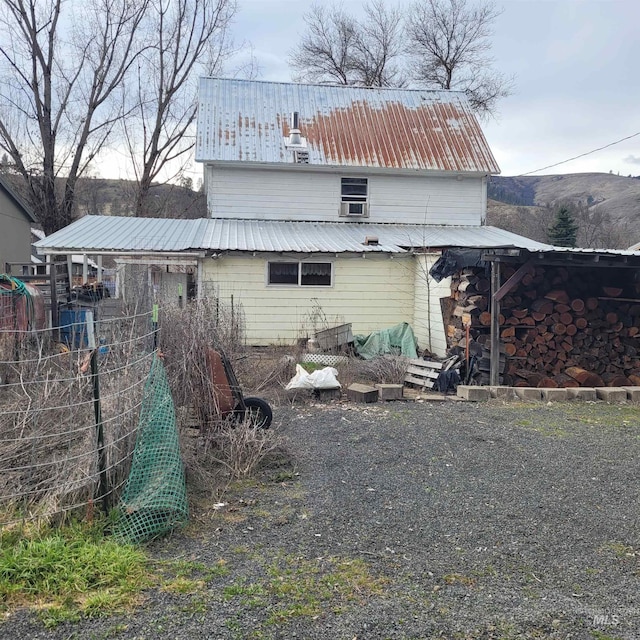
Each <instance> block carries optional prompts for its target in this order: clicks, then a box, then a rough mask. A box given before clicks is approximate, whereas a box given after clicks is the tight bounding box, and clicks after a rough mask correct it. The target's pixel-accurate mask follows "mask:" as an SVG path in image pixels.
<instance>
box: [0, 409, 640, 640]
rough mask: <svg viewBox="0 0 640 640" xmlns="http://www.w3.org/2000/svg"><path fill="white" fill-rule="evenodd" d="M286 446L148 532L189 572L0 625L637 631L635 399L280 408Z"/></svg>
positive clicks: (104, 629)
mask: <svg viewBox="0 0 640 640" xmlns="http://www.w3.org/2000/svg"><path fill="white" fill-rule="evenodd" d="M275 428H276V429H278V430H280V431H281V432H282V433H283V434H284V435H285V436H286V437H287V439H288V449H289V452H290V453H291V456H292V461H291V462H290V463H287V464H284V463H283V462H282V461H280V462H281V464H280V466H273V467H271V468H270V469H269V470H268V473H267V477H266V478H265V479H264V481H263V482H260V483H244V484H241V485H238V486H237V487H235V488H234V489H233V491H232V492H231V493H230V494H229V495H227V496H226V498H225V500H226V501H227V502H228V504H227V505H226V506H225V507H223V508H219V509H213V508H212V505H208V506H207V507H204V508H203V509H202V510H201V511H200V512H197V513H194V523H193V524H192V525H190V527H189V528H188V529H187V531H185V532H183V533H180V534H176V535H174V536H173V537H171V538H169V539H166V540H163V541H161V542H158V543H155V544H154V545H153V546H152V551H153V554H154V556H156V557H157V558H172V559H175V558H180V559H183V560H184V561H185V567H187V568H189V571H190V572H191V573H190V574H189V579H190V580H191V582H187V583H186V587H185V588H184V589H183V590H182V591H184V592H180V591H181V590H180V589H178V588H174V589H168V590H167V589H164V590H153V591H151V592H150V593H149V594H148V596H147V597H146V600H145V602H144V604H143V605H142V606H141V608H139V609H138V610H137V611H136V612H135V613H133V614H132V615H130V616H127V617H111V618H106V619H98V620H89V621H85V622H82V623H78V624H75V625H71V624H70V625H63V626H61V627H58V628H57V629H56V630H54V631H46V630H44V629H43V628H42V626H41V625H38V624H37V623H34V622H33V619H32V618H30V617H29V616H28V615H26V614H17V615H15V616H14V617H13V618H12V619H10V620H9V621H8V622H7V623H5V624H3V625H1V626H0V636H1V637H7V638H9V637H11V638H18V637H23V638H27V637H28V638H60V639H63V638H64V639H70V638H82V639H85V638H96V639H97V638H140V639H142V638H145V639H151V638H176V639H183V638H184V639H189V640H195V639H196V638H220V639H223V638H224V639H245V638H247V639H250V638H256V639H259V638H273V639H275V638H282V639H284V638H286V639H290V638H299V639H303V640H315V639H323V640H325V639H327V640H354V639H357V640H377V639H385V638H393V639H396V638H398V639H399V638H403V639H408V638H416V639H417V638H421V639H422V638H461V639H462V638H473V639H476V638H483V639H489V638H496V639H498V638H500V639H517V638H563V639H564V638H589V639H594V638H595V639H600V640H608V639H623V638H624V639H635V638H640V595H639V594H640V562H639V559H640V533H639V524H640V522H639V515H640V500H639V497H640V496H639V485H638V475H639V454H640V409H637V408H633V407H629V406H617V405H606V404H603V403H597V404H596V403H581V404H570V403H566V404H555V405H553V406H551V405H542V404H537V405H527V404H515V403H514V404H502V403H498V402H491V403H486V404H470V403H463V402H454V401H447V402H441V403H433V404H429V403H422V404H421V403H400V402H398V403H389V404H378V405H354V404H333V405H325V406H323V405H315V406H311V405H301V406H297V407H296V406H294V407H290V408H289V407H287V408H283V409H280V410H279V411H278V412H277V420H276V424H275Z"/></svg>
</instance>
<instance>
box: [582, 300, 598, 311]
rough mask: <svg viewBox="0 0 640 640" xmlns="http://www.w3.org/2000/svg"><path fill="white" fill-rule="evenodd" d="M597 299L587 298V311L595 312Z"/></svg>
mask: <svg viewBox="0 0 640 640" xmlns="http://www.w3.org/2000/svg"><path fill="white" fill-rule="evenodd" d="M598 304H599V303H598V298H587V301H586V302H585V305H586V307H587V309H588V310H589V311H595V310H596V309H597V308H598Z"/></svg>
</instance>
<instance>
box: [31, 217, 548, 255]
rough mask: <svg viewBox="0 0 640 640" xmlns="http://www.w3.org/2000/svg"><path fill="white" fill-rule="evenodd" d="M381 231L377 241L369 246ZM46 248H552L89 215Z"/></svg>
mask: <svg viewBox="0 0 640 640" xmlns="http://www.w3.org/2000/svg"><path fill="white" fill-rule="evenodd" d="M367 236H375V237H377V238H378V240H379V244H378V245H365V244H364V241H365V238H366V237H367ZM35 246H36V247H37V248H38V249H40V250H42V253H55V252H67V253H68V252H73V253H100V252H121V253H134V254H135V253H136V252H141V251H144V252H186V251H194V252H195V251H207V252H218V251H274V252H292V253H311V252H313V253H344V252H356V253H362V252H383V253H401V252H403V251H404V250H405V248H408V247H433V248H440V247H477V248H489V247H493V248H497V247H500V248H510V247H513V248H523V249H529V250H536V249H538V250H541V249H545V248H547V247H549V245H544V244H541V243H539V242H535V241H533V240H529V239H528V238H524V237H522V236H518V235H516V234H514V233H510V232H508V231H504V230H502V229H498V228H496V227H477V226H451V225H446V226H445V225H443V226H435V225H401V224H367V223H354V222H342V223H341V222H284V221H283V222H281V221H275V220H269V221H265V220H233V219H205V218H202V219H199V220H174V219H170V220H169V219H163V218H128V217H117V216H85V217H83V218H80V219H79V220H77V221H76V222H74V223H73V224H71V225H69V226H68V227H65V228H64V229H61V230H60V231H57V232H56V233H54V234H52V235H50V236H47V237H46V238H44V239H43V240H40V241H38V242H37V243H35Z"/></svg>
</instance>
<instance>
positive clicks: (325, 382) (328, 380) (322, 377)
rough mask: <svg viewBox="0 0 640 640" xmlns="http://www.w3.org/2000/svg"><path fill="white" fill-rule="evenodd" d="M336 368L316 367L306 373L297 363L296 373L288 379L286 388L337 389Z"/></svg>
mask: <svg viewBox="0 0 640 640" xmlns="http://www.w3.org/2000/svg"><path fill="white" fill-rule="evenodd" d="M337 375H338V370H337V369H334V368H333V367H325V368H324V369H318V370H317V371H314V372H313V373H307V372H306V371H305V369H304V368H303V367H301V366H300V365H299V364H297V365H296V375H295V376H293V378H291V380H289V384H287V386H286V387H285V388H286V389H339V388H340V383H339V382H338V378H337V377H336V376H337Z"/></svg>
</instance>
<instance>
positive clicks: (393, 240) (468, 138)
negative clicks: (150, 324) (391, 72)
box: [37, 78, 546, 354]
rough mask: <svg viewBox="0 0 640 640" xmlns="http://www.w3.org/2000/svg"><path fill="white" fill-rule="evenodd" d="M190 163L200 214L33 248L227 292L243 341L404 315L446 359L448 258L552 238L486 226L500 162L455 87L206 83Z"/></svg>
mask: <svg viewBox="0 0 640 640" xmlns="http://www.w3.org/2000/svg"><path fill="white" fill-rule="evenodd" d="M196 160H197V161H198V162H201V163H202V165H203V170H204V185H205V188H206V192H207V202H208V218H206V219H200V220H177V219H149V218H117V217H111V216H86V217H85V218H82V219H80V220H78V221H76V222H74V223H73V224H71V225H70V226H69V227H67V228H65V229H62V230H60V231H58V232H57V233H55V234H53V235H52V236H49V237H48V238H45V239H44V240H42V241H40V242H38V243H37V246H38V249H39V251H40V252H41V253H44V254H59V253H83V254H90V255H101V254H102V255H104V254H109V255H119V256H120V260H121V261H123V262H126V261H135V262H136V263H137V264H141V263H142V264H144V263H145V262H146V264H148V265H149V269H150V270H154V277H156V276H157V277H160V278H161V282H160V283H159V284H160V285H161V287H162V289H163V290H164V291H165V292H170V291H173V289H176V291H177V292H178V291H179V296H180V298H181V299H182V296H183V295H185V296H186V297H190V296H193V297H202V296H212V295H213V296H217V297H218V298H219V299H221V300H223V301H230V300H233V303H234V305H237V304H241V305H242V309H243V312H244V316H245V326H246V337H247V341H248V343H249V344H253V345H266V344H291V343H294V342H295V341H296V340H297V339H299V338H304V337H308V336H310V335H312V334H313V332H314V331H315V330H316V329H319V328H323V326H326V325H339V324H342V323H351V324H352V329H353V332H354V333H362V334H367V333H370V332H371V331H374V330H377V329H384V328H388V327H390V326H392V325H395V324H398V323H400V322H408V323H409V324H411V326H412V327H413V329H414V332H415V334H416V337H417V339H418V342H419V345H420V346H421V347H423V348H427V349H429V350H430V351H433V352H435V353H438V354H443V353H444V351H445V349H446V342H445V335H444V326H443V320H442V311H441V300H440V299H441V298H443V297H449V296H450V289H449V283H448V281H446V280H445V281H443V282H441V283H440V284H436V283H435V282H434V281H433V280H432V279H431V278H430V277H429V276H428V271H429V268H430V266H431V265H432V264H433V262H434V261H435V260H436V259H437V258H438V257H439V256H440V254H441V252H442V251H443V250H444V249H446V248H451V247H463V248H464V247H467V248H477V249H485V248H514V249H515V248H524V249H537V248H538V249H539V248H542V247H545V246H546V245H541V244H539V243H536V242H534V241H532V240H528V239H527V238H523V237H521V236H518V235H515V234H512V233H509V232H506V231H503V230H501V229H497V228H493V227H488V226H485V224H484V222H485V212H486V187H487V178H488V176H489V175H491V174H494V173H497V172H498V171H499V169H498V166H497V164H496V162H495V159H494V158H493V155H492V154H491V151H490V149H489V147H488V145H487V141H486V140H485V138H484V136H483V134H482V131H481V129H480V126H479V124H478V121H477V119H476V117H475V116H474V114H473V112H472V111H471V109H470V107H469V104H468V102H467V100H466V98H465V96H464V94H462V93H458V92H449V91H427V90H405V89H379V88H376V89H367V88H357V87H345V86H327V85H302V84H286V83H274V82H256V81H247V80H228V79H217V78H202V79H201V81H200V95H199V113H198V122H197V143H196ZM175 297H176V298H177V297H178V295H176V296H175Z"/></svg>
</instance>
